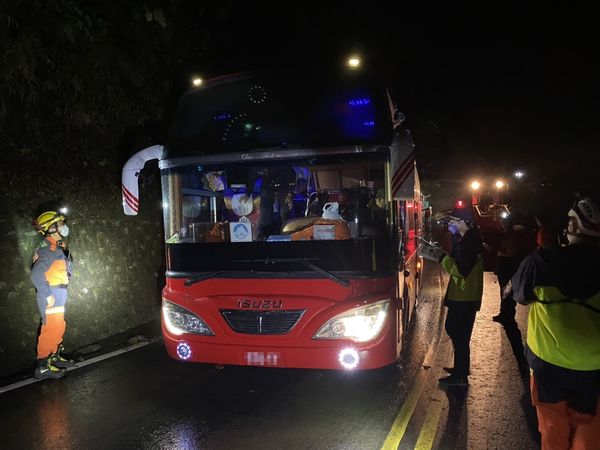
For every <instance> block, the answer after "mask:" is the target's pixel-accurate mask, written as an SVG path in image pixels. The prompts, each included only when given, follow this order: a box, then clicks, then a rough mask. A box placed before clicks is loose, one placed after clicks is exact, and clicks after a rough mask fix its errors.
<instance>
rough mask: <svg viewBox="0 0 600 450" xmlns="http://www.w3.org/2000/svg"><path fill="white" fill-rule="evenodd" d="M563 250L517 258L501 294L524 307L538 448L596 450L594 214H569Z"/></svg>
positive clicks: (599, 379) (598, 221)
mask: <svg viewBox="0 0 600 450" xmlns="http://www.w3.org/2000/svg"><path fill="white" fill-rule="evenodd" d="M566 236H567V239H568V245H566V246H564V247H555V248H553V249H551V250H548V249H547V248H544V247H541V248H539V249H538V250H537V251H536V252H534V253H533V254H532V255H530V256H528V257H527V258H525V259H524V260H523V262H522V263H521V265H520V266H519V269H518V271H517V273H516V274H515V275H514V276H513V277H512V278H511V280H510V283H509V285H508V286H507V289H506V291H512V294H513V296H514V298H515V300H516V301H517V302H518V303H520V304H523V305H530V307H529V316H528V327H527V346H526V349H525V353H526V357H527V362H528V363H529V366H530V369H531V370H530V373H531V376H530V384H531V399H532V403H533V405H534V406H535V408H536V411H537V416H538V428H539V431H540V433H541V437H542V449H543V450H559V449H573V450H583V449H598V448H600V277H599V276H598V261H600V209H599V208H598V206H597V204H596V203H595V202H594V201H593V200H591V199H589V198H584V199H581V200H578V201H577V202H575V204H574V205H573V207H572V208H571V210H570V211H569V213H568V224H567V228H566Z"/></svg>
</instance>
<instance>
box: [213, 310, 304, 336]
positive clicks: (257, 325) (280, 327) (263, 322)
mask: <svg viewBox="0 0 600 450" xmlns="http://www.w3.org/2000/svg"><path fill="white" fill-rule="evenodd" d="M304 311H306V310H305V309H290V310H284V311H255V310H240V309H222V310H221V314H222V315H223V318H224V319H225V321H226V322H227V324H228V325H229V326H230V327H231V329H232V330H233V331H236V332H238V333H243V334H285V333H287V332H289V331H290V330H291V329H292V328H293V327H294V325H296V323H298V321H299V320H300V318H301V317H302V314H304Z"/></svg>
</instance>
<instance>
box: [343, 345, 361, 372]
mask: <svg viewBox="0 0 600 450" xmlns="http://www.w3.org/2000/svg"><path fill="white" fill-rule="evenodd" d="M338 359H339V361H340V364H341V365H342V367H343V368H344V369H347V370H352V369H355V368H356V366H358V363H359V362H360V357H359V356H358V352H357V351H356V350H354V349H353V348H345V349H343V350H342V351H341V352H340V355H339V358H338Z"/></svg>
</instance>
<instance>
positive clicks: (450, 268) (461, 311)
mask: <svg viewBox="0 0 600 450" xmlns="http://www.w3.org/2000/svg"><path fill="white" fill-rule="evenodd" d="M448 230H449V231H450V232H451V233H452V235H453V239H452V251H451V253H450V254H449V255H448V254H446V253H445V252H444V251H443V250H442V249H441V248H439V247H433V246H430V245H424V244H421V245H420V246H419V254H420V255H421V256H423V257H424V258H427V259H430V260H434V261H438V262H439V263H440V264H441V266H442V268H443V269H444V270H445V271H446V272H448V274H449V275H450V279H449V281H448V288H447V290H446V295H445V298H444V305H445V306H446V307H447V308H448V313H447V315H446V324H445V328H446V332H447V333H448V336H449V337H450V340H451V341H452V346H453V347H454V367H448V368H444V370H446V371H447V372H449V373H450V375H449V376H447V377H444V378H440V380H439V383H440V385H443V386H466V385H467V384H468V375H469V367H470V354H471V352H470V342H471V333H472V332H473V325H474V324H475V316H476V314H477V311H479V309H480V308H481V297H482V295H483V256H482V255H483V242H482V238H481V233H480V232H479V228H478V227H477V225H476V224H475V215H474V213H473V211H472V210H471V209H469V208H457V209H454V210H453V211H452V213H451V220H450V222H449V223H448Z"/></svg>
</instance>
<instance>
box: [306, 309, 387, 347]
mask: <svg viewBox="0 0 600 450" xmlns="http://www.w3.org/2000/svg"><path fill="white" fill-rule="evenodd" d="M389 304H390V301H389V300H382V301H379V302H376V303H372V304H370V305H367V306H361V307H360V308H355V309H351V310H350V311H347V312H345V313H343V314H339V315H337V316H335V317H334V318H333V319H330V320H328V321H327V322H326V323H325V325H323V326H322V327H321V328H320V329H319V331H318V332H317V334H315V336H314V339H352V340H353V341H355V342H367V341H370V340H372V339H374V338H376V337H377V336H378V335H379V333H380V332H381V329H382V328H383V324H384V322H385V318H386V316H387V311H388V307H389Z"/></svg>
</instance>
